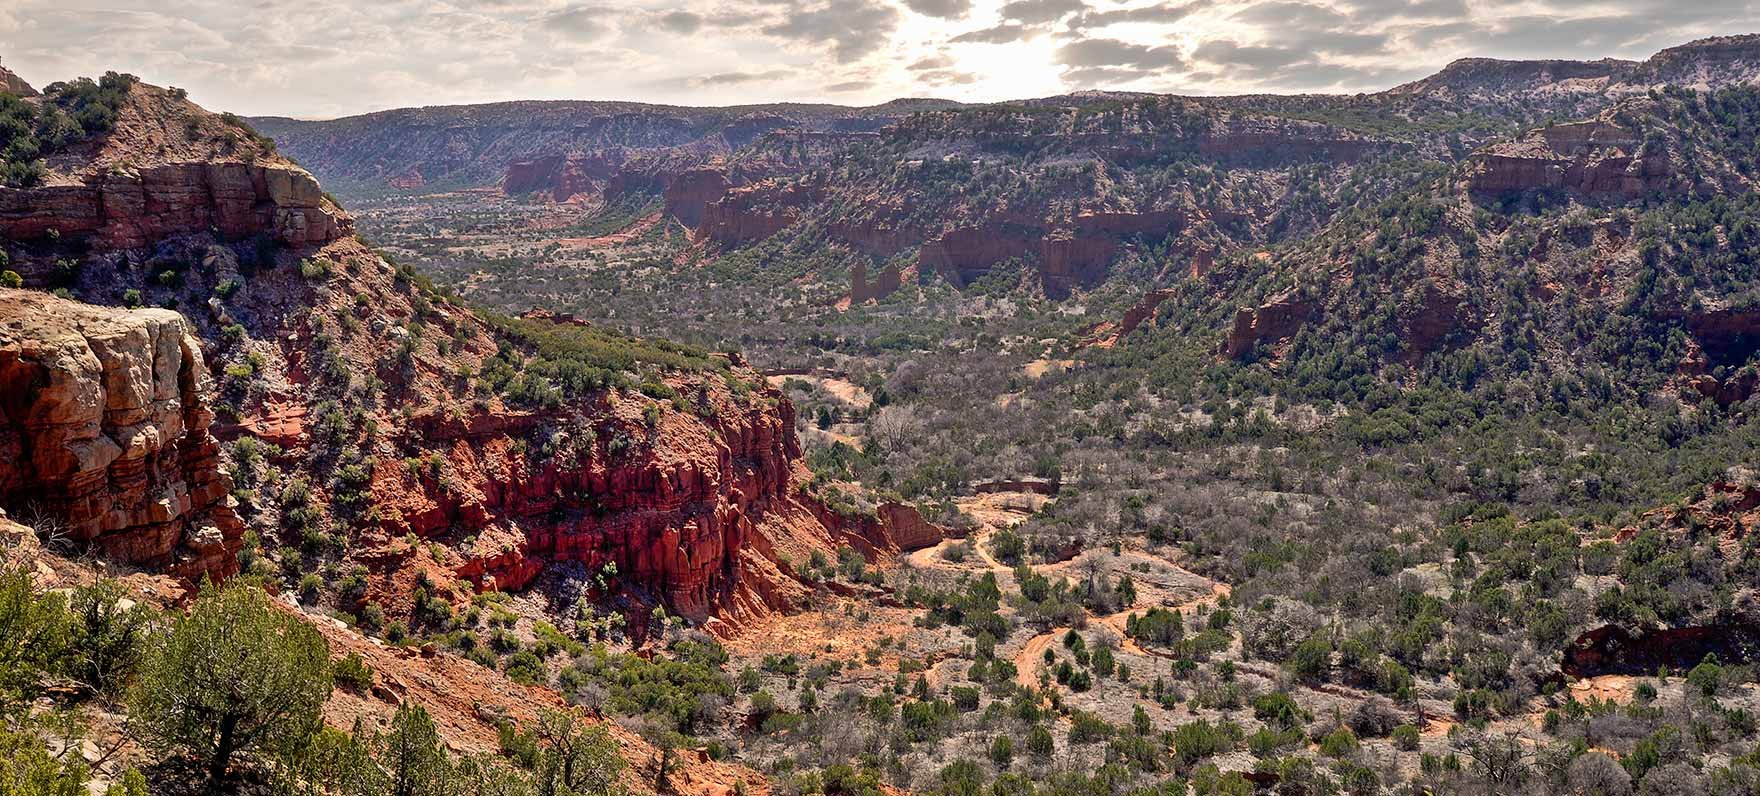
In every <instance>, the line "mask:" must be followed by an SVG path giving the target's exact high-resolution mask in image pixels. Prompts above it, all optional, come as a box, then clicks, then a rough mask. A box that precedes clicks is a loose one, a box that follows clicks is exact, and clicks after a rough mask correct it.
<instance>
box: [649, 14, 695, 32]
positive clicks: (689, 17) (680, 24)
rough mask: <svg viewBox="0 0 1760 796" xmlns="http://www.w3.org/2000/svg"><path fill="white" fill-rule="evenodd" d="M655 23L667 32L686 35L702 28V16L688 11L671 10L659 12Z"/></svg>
mask: <svg viewBox="0 0 1760 796" xmlns="http://www.w3.org/2000/svg"><path fill="white" fill-rule="evenodd" d="M655 24H657V25H659V26H660V29H661V30H664V31H667V32H669V33H677V34H679V35H683V36H688V35H690V34H692V33H696V32H697V31H699V30H702V29H703V17H702V15H700V14H693V13H691V12H689V11H671V12H668V13H665V14H661V15H660V19H659V20H657V21H656V23H655Z"/></svg>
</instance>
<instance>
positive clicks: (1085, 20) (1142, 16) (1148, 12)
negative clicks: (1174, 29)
mask: <svg viewBox="0 0 1760 796" xmlns="http://www.w3.org/2000/svg"><path fill="white" fill-rule="evenodd" d="M1207 6H1209V3H1208V2H1202V1H1200V2H1191V3H1186V4H1184V5H1173V4H1171V3H1162V4H1157V5H1151V6H1141V7H1138V8H1117V9H1112V10H1109V11H1094V10H1092V9H1090V10H1087V11H1084V12H1082V14H1081V16H1079V17H1076V19H1075V21H1073V22H1072V23H1070V27H1071V28H1073V29H1078V30H1087V29H1092V28H1104V27H1106V26H1108V25H1117V24H1121V23H1126V22H1148V23H1154V24H1162V25H1166V24H1171V23H1174V22H1178V21H1180V20H1182V19H1185V18H1186V17H1188V16H1191V15H1192V13H1193V12H1195V11H1198V10H1199V9H1202V8H1205V7H1207Z"/></svg>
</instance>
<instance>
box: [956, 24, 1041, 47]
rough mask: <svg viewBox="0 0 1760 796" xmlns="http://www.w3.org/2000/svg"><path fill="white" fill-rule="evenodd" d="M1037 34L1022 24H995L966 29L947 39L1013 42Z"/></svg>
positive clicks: (963, 41)
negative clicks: (989, 26) (980, 28)
mask: <svg viewBox="0 0 1760 796" xmlns="http://www.w3.org/2000/svg"><path fill="white" fill-rule="evenodd" d="M1037 34H1038V31H1035V30H1029V29H1027V27H1026V26H1024V25H997V26H995V27H992V28H984V29H982V30H973V31H967V32H965V33H961V34H959V35H958V36H955V37H953V38H951V39H948V41H949V42H952V43H954V44H1013V43H1015V42H1017V41H1020V40H1022V39H1026V38H1030V37H1032V36H1035V35H1037Z"/></svg>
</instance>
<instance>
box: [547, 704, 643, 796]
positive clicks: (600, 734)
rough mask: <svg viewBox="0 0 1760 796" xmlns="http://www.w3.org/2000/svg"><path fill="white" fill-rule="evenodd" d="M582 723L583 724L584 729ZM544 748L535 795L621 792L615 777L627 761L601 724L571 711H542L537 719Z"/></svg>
mask: <svg viewBox="0 0 1760 796" xmlns="http://www.w3.org/2000/svg"><path fill="white" fill-rule="evenodd" d="M583 725H585V727H584V729H583ZM538 737H539V738H540V739H541V740H542V741H543V743H544V749H543V752H542V755H541V757H540V758H539V761H538V766H537V771H536V774H537V781H536V786H537V787H536V790H537V793H538V796H575V795H576V794H579V795H580V796H610V795H611V794H615V793H620V792H621V791H622V788H621V787H620V786H619V784H618V777H619V776H620V775H621V774H622V773H623V769H624V768H625V767H626V766H627V765H628V764H627V763H626V762H625V761H624V759H623V757H622V756H621V755H619V754H618V753H617V742H616V741H614V740H612V738H611V732H610V731H609V730H607V729H605V725H603V724H587V723H585V722H582V721H579V720H578V719H576V718H575V716H574V714H572V713H564V712H561V711H545V713H544V714H543V715H542V716H540V717H539V719H538Z"/></svg>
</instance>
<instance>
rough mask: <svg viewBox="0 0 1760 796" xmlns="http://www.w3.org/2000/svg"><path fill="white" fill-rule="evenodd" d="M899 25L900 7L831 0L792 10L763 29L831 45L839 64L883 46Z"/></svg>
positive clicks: (809, 42)
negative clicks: (809, 7)
mask: <svg viewBox="0 0 1760 796" xmlns="http://www.w3.org/2000/svg"><path fill="white" fill-rule="evenodd" d="M897 26H898V10H897V9H895V8H893V7H892V6H890V5H885V4H882V3H879V2H872V1H871V0H829V2H827V3H825V4H823V5H820V6H817V7H815V8H811V9H793V10H791V12H790V13H789V14H788V15H787V16H786V17H785V18H784V19H783V21H781V22H778V23H776V24H772V25H768V26H766V27H765V28H764V32H765V33H766V34H769V35H771V36H775V37H777V38H781V39H791V40H794V41H799V42H803V43H807V44H812V45H829V46H830V48H831V52H832V54H833V55H834V56H835V57H836V59H837V61H838V62H839V63H850V62H852V61H855V60H857V59H859V58H861V57H862V56H865V55H868V54H870V53H873V52H875V51H877V50H879V49H880V48H882V47H884V46H885V45H886V43H887V42H888V40H889V37H890V35H891V33H892V31H893V29H894V28H896V27H897Z"/></svg>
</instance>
